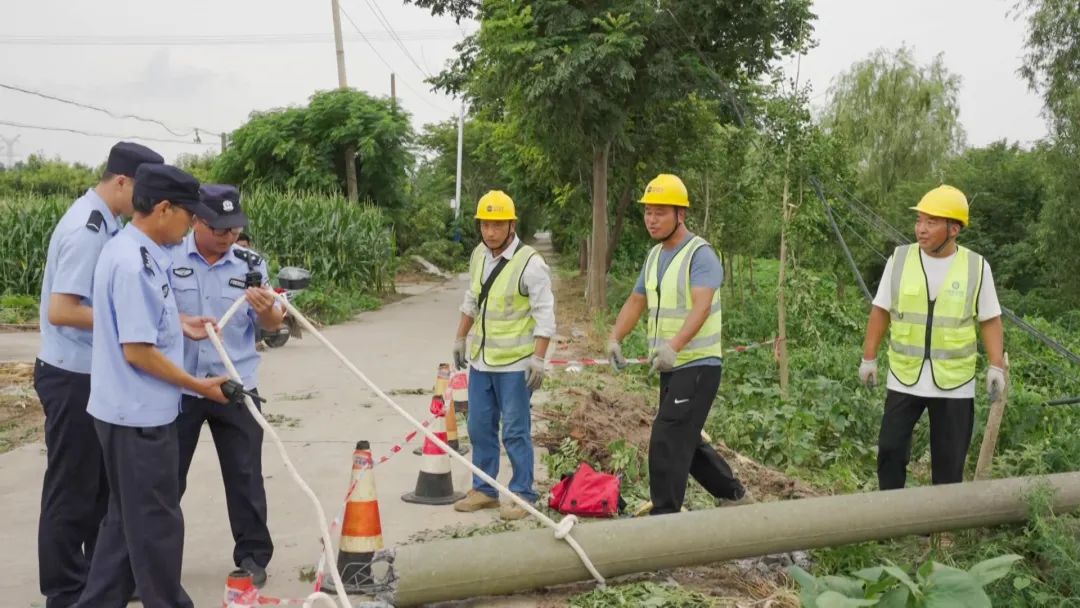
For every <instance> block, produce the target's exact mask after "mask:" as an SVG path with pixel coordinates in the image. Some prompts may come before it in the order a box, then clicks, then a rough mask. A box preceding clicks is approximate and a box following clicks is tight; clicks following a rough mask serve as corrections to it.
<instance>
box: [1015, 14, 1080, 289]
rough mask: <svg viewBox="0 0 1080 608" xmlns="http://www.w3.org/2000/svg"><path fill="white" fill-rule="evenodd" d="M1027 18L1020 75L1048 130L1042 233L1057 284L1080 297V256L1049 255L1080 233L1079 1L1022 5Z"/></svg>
mask: <svg viewBox="0 0 1080 608" xmlns="http://www.w3.org/2000/svg"><path fill="white" fill-rule="evenodd" d="M1019 8H1020V9H1021V10H1022V11H1024V12H1025V13H1026V15H1027V20H1028V37H1027V43H1026V47H1027V51H1028V52H1027V55H1026V56H1025V57H1024V64H1023V67H1022V68H1021V69H1020V73H1021V74H1022V75H1023V76H1024V77H1025V78H1026V79H1027V81H1028V84H1029V85H1030V86H1031V88H1032V89H1033V90H1035V91H1037V92H1038V93H1040V94H1041V95H1042V97H1043V102H1044V105H1045V111H1046V117H1047V120H1048V122H1049V125H1050V130H1051V136H1052V137H1051V147H1050V150H1049V153H1048V154H1047V156H1046V162H1047V163H1048V164H1049V166H1050V167H1051V171H1050V175H1051V179H1050V184H1049V186H1050V194H1049V196H1048V197H1047V200H1046V202H1045V205H1044V206H1043V210H1042V221H1041V232H1042V241H1043V242H1044V243H1045V249H1044V250H1043V251H1042V252H1041V253H1042V255H1047V256H1050V264H1051V266H1052V271H1053V274H1054V276H1055V278H1056V279H1057V284H1058V285H1059V286H1060V287H1061V288H1062V289H1063V290H1064V291H1065V293H1066V294H1067V295H1068V296H1069V297H1071V298H1072V300H1073V301H1075V300H1076V298H1077V297H1080V256H1076V255H1053V252H1054V250H1055V249H1056V248H1057V247H1060V246H1061V244H1062V243H1069V242H1075V240H1076V235H1077V234H1078V233H1080V207H1077V205H1076V201H1077V200H1078V199H1080V164H1078V163H1077V158H1078V157H1080V2H1077V1H1076V0H1022V1H1021V2H1020V3H1019Z"/></svg>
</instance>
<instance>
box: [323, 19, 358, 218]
mask: <svg viewBox="0 0 1080 608" xmlns="http://www.w3.org/2000/svg"><path fill="white" fill-rule="evenodd" d="M330 6H331V7H332V8H333V9H334V50H335V51H336V53H337V77H338V88H339V89H343V90H344V89H348V88H349V82H348V81H347V80H346V79H345V45H344V43H343V42H342V40H341V7H340V6H339V5H338V0H330ZM355 158H356V149H355V148H353V147H352V146H349V147H347V148H345V183H346V184H347V185H348V194H349V200H350V201H352V202H354V203H355V202H356V201H357V200H359V199H360V194H359V192H358V190H357V186H356V163H355V162H354V159H355Z"/></svg>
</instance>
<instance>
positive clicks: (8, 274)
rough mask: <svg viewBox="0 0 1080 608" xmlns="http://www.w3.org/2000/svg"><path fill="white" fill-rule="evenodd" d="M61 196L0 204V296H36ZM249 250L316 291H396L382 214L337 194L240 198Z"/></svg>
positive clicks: (62, 207)
mask: <svg viewBox="0 0 1080 608" xmlns="http://www.w3.org/2000/svg"><path fill="white" fill-rule="evenodd" d="M71 202H72V201H71V200H70V199H66V198H63V197H43V196H38V195H18V196H11V197H2V198H0V293H9V294H29V295H34V296H36V295H38V294H39V293H40V290H41V279H42V274H43V273H44V269H45V259H46V255H47V253H48V248H49V237H50V235H51V234H52V230H53V228H54V227H55V226H56V223H57V222H58V221H59V220H60V217H61V216H63V214H64V212H65V211H66V210H67V209H68V207H69V206H70V205H71ZM243 206H244V210H245V211H246V212H247V215H248V218H249V219H250V226H249V232H250V233H251V234H252V235H253V237H254V239H255V243H254V247H255V249H256V250H258V251H259V252H261V253H263V254H265V255H266V256H267V258H269V261H270V265H271V266H272V269H276V268H279V267H281V266H301V267H303V268H307V269H308V270H310V271H311V272H312V274H313V279H314V282H315V284H316V285H319V286H325V287H330V288H334V289H336V290H343V291H348V292H354V293H370V294H374V295H380V294H384V293H387V292H389V291H391V290H392V289H393V286H394V281H393V277H394V270H395V263H396V257H395V256H396V252H395V249H396V248H395V241H394V234H393V230H392V227H391V226H390V221H389V219H388V218H387V216H386V214H385V213H383V212H382V211H381V210H379V209H378V208H375V207H371V206H364V205H356V204H352V203H349V202H348V201H346V200H345V199H343V198H341V197H339V196H323V195H316V194H303V193H291V192H278V191H270V190H261V191H260V190H256V191H253V192H248V193H245V196H244V199H243Z"/></svg>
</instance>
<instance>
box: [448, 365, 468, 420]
mask: <svg viewBox="0 0 1080 608" xmlns="http://www.w3.org/2000/svg"><path fill="white" fill-rule="evenodd" d="M450 392H451V397H452V400H453V402H454V409H455V410H457V411H459V412H461V414H462V415H463V416H465V417H466V418H468V417H469V373H468V372H467V371H465V370H457V371H455V372H454V373H453V374H451V375H450Z"/></svg>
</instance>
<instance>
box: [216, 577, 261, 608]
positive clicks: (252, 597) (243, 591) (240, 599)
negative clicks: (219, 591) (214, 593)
mask: <svg viewBox="0 0 1080 608" xmlns="http://www.w3.org/2000/svg"><path fill="white" fill-rule="evenodd" d="M257 605H259V590H258V589H257V588H256V587H255V581H253V580H252V577H251V573H250V572H248V571H247V570H244V569H243V568H238V569H236V570H233V571H232V572H230V573H229V577H228V578H227V579H225V598H224V599H223V600H222V601H221V608H239V607H240V606H257Z"/></svg>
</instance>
